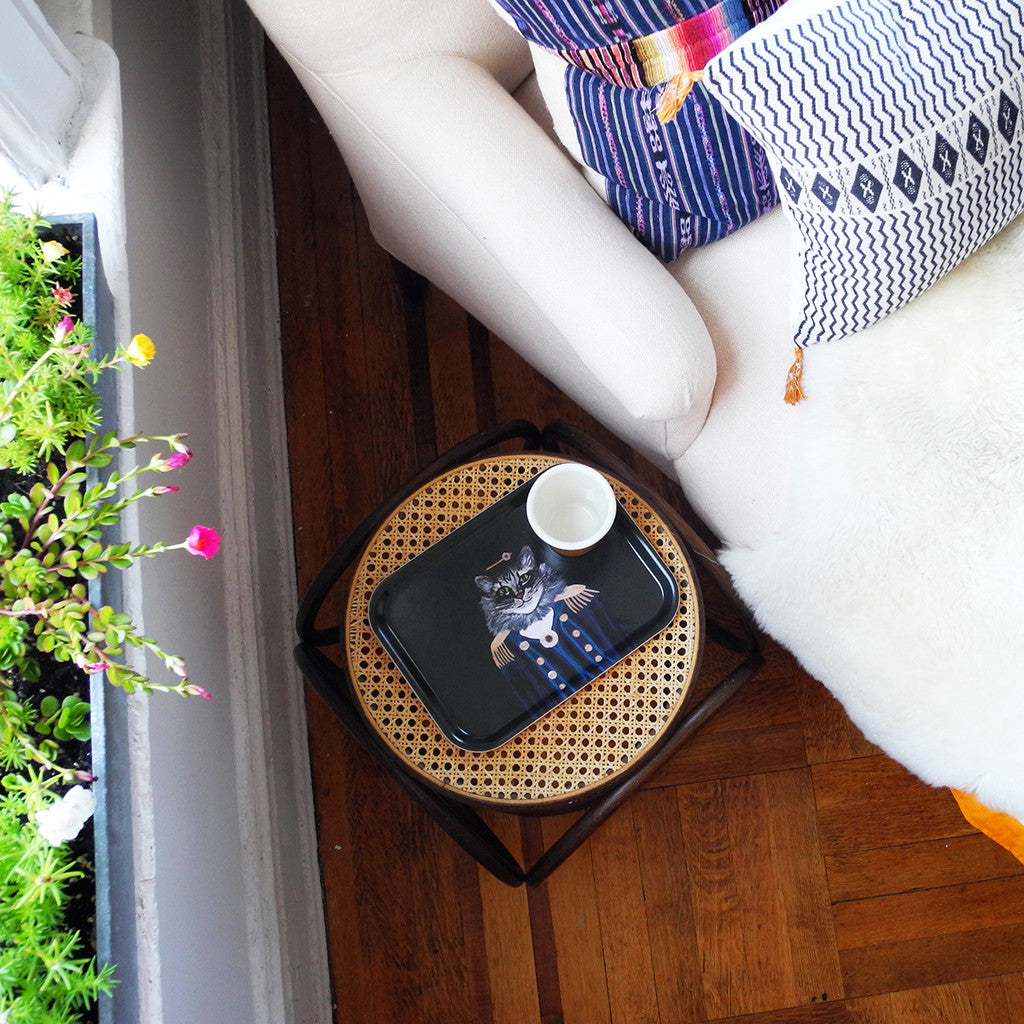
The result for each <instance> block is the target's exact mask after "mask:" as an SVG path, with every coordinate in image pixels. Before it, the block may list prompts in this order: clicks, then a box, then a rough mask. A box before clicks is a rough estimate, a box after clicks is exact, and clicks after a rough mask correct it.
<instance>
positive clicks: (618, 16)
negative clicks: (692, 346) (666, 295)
mask: <svg viewBox="0 0 1024 1024" xmlns="http://www.w3.org/2000/svg"><path fill="white" fill-rule="evenodd" d="M783 2H784V0H753V2H751V0H747V2H746V3H744V2H742V0H676V2H674V3H672V4H665V3H658V2H656V0H618V2H617V3H615V4H591V3H586V2H583V0H495V3H496V4H497V5H498V6H499V7H501V8H502V9H503V10H504V11H505V12H506V13H507V14H509V15H511V18H512V20H513V21H514V22H515V24H516V26H517V27H518V29H519V31H520V32H522V34H523V35H524V36H525V37H526V38H527V39H528V40H530V41H531V42H532V43H534V44H536V45H538V46H541V47H543V48H545V49H547V50H550V51H552V52H553V53H556V54H557V55H558V56H559V57H561V58H562V59H563V60H564V62H565V75H564V87H565V91H564V98H565V102H566V103H567V104H568V109H569V113H570V115H571V117H572V121H573V123H574V125H575V131H576V141H577V142H578V145H579V149H580V151H581V155H582V158H583V160H584V162H585V163H586V164H587V165H588V166H589V167H591V168H592V169H593V170H595V171H597V172H598V174H600V175H601V176H602V177H603V178H604V179H605V182H604V185H605V195H606V199H607V200H608V202H609V204H610V205H611V206H612V208H613V209H614V210H615V211H616V212H617V213H618V215H619V216H620V217H621V218H622V219H623V220H624V221H625V222H626V223H627V224H629V225H630V227H631V228H632V229H633V231H634V233H635V234H636V235H637V237H638V238H640V239H641V241H643V242H644V244H645V245H647V247H648V248H649V249H651V251H652V252H654V253H655V254H656V255H658V256H659V257H660V258H661V259H663V260H666V261H668V260H672V259H674V258H675V257H676V256H678V255H679V254H680V253H681V252H682V251H683V250H684V249H687V248H691V247H693V246H696V245H704V244H706V243H708V242H713V241H715V240H717V239H719V238H723V237H725V236H726V235H729V234H731V233H732V232H733V231H735V230H736V229H737V228H739V227H741V226H742V225H744V224H747V223H749V222H750V221H751V220H753V219H754V218H755V217H758V216H760V215H761V214H762V213H764V212H766V211H767V210H769V209H771V208H772V207H773V206H774V205H775V204H776V203H777V201H778V195H777V192H776V189H775V183H774V181H773V180H772V175H771V169H770V167H769V164H768V160H767V157H766V155H765V153H764V150H763V149H762V148H761V146H760V145H759V144H758V143H756V142H754V141H753V140H752V139H751V138H750V137H749V136H748V134H747V133H746V132H745V131H744V130H743V129H742V128H741V127H740V125H739V124H738V123H737V122H736V121H735V120H734V119H733V118H732V117H731V116H730V115H729V114H727V113H726V112H725V111H724V109H723V108H722V106H721V104H720V103H719V102H718V101H717V100H716V99H715V98H714V97H712V96H711V95H709V94H708V93H707V91H706V90H705V89H704V88H703V86H702V85H701V84H700V83H699V82H698V83H696V84H695V85H694V86H693V87H692V91H691V92H690V93H689V95H687V96H686V99H685V100H684V101H683V102H682V104H681V106H680V107H679V109H678V112H677V113H675V115H674V116H672V117H670V118H668V119H667V120H664V119H662V118H659V116H658V108H659V103H660V102H661V100H662V97H663V96H664V94H665V93H666V91H667V89H669V88H671V87H672V85H673V80H674V79H676V78H677V76H681V77H682V78H686V79H688V77H689V73H690V72H693V71H700V70H701V69H703V67H704V65H705V63H706V62H707V60H708V58H709V57H711V56H713V55H714V54H715V53H719V52H720V51H721V50H722V48H723V47H724V46H726V45H728V43H730V42H731V41H732V40H734V39H735V38H737V37H738V36H740V35H741V34H742V33H744V32H746V31H747V30H748V29H749V28H750V27H751V25H753V24H756V23H757V22H759V21H760V20H763V19H764V18H766V17H767V16H768V15H769V14H770V13H772V12H773V11H774V10H776V9H777V8H778V7H779V6H780V4H781V3H783Z"/></svg>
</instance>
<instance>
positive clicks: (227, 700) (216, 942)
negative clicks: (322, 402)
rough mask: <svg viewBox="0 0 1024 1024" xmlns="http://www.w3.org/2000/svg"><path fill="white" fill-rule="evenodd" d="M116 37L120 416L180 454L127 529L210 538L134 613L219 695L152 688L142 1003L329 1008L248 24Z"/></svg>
mask: <svg viewBox="0 0 1024 1024" xmlns="http://www.w3.org/2000/svg"><path fill="white" fill-rule="evenodd" d="M112 33H113V45H114V49H115V51H116V53H117V54H118V57H119V60H120V62H121V71H122V75H121V81H122V104H123V118H124V154H125V165H124V166H125V210H126V228H127V239H128V244H127V252H128V267H129V280H130V286H131V311H132V312H131V320H132V328H131V329H132V330H133V331H138V330H141V331H145V332H146V333H147V334H149V335H151V336H152V337H153V339H154V340H155V342H156V344H157V346H158V358H157V360H156V361H155V362H154V363H153V364H152V365H151V366H150V367H147V368H146V369H145V370H144V371H141V372H138V373H135V374H134V375H133V376H134V391H135V394H134V409H135V415H136V429H141V430H144V431H146V432H147V433H165V432H167V433H169V432H174V431H177V430H185V431H187V432H188V434H189V443H190V446H191V447H192V448H193V450H194V452H195V458H194V459H193V461H192V463H190V464H189V466H188V467H187V468H186V469H185V470H183V471H182V472H181V474H180V477H181V479H180V484H181V490H180V492H179V493H178V494H176V495H174V496H173V500H167V499H164V500H161V501H160V502H159V503H158V504H156V507H155V508H153V509H151V510H147V513H146V516H145V521H144V523H143V537H144V539H149V538H152V539H157V538H162V539H165V540H168V539H179V538H182V539H183V538H184V537H185V536H186V534H187V533H188V531H189V529H190V528H191V526H192V525H193V524H194V523H197V522H198V523H203V524H204V525H209V526H215V527H217V528H218V529H220V530H221V532H222V535H223V542H224V547H223V548H222V552H221V554H220V555H218V557H217V558H216V559H214V560H213V561H211V562H209V563H203V562H202V561H201V560H199V559H195V558H192V557H190V556H188V555H185V554H183V553H182V554H179V555H177V556H174V555H169V556H164V557H162V558H160V559H156V560H154V561H153V562H152V563H151V564H149V565H147V567H146V569H145V571H144V573H143V578H142V587H143V593H142V610H143V616H144V620H145V623H146V628H147V630H148V631H149V632H150V633H151V634H155V635H157V636H158V637H159V639H160V641H161V643H162V644H163V645H164V646H166V648H167V649H169V650H172V651H176V652H180V653H182V654H183V655H184V656H185V657H186V659H187V662H188V665H189V669H190V673H191V676H192V679H193V681H195V682H197V683H199V684H200V685H202V686H205V687H206V688H207V689H208V690H210V691H211V692H212V693H213V695H214V697H213V700H212V701H210V702H206V701H202V700H194V699H193V700H188V701H181V700H176V699H168V698H160V697H157V698H156V699H151V700H150V701H149V702H148V715H149V730H148V739H149V745H150V752H149V770H150V778H151V783H152V806H153V818H152V823H153V847H154V850H155V857H154V864H153V866H154V869H155V882H154V885H153V888H152V892H151V895H152V897H153V899H154V900H155V906H156V912H157V921H158V926H159V931H158V935H157V936H156V937H155V938H156V940H157V941H158V947H159V957H158V962H159V972H160V979H159V987H158V990H157V992H156V993H155V994H154V999H155V1000H156V1002H157V1003H158V1004H159V1009H160V1011H161V1012H162V1019H163V1020H165V1021H167V1022H178V1021H181V1022H182V1024H184V1022H193V1021H196V1020H202V1021H203V1022H206V1024H215V1022H220V1021H223V1022H225V1024H227V1022H231V1024H237V1022H240V1021H258V1020H265V1021H268V1022H270V1021H275V1022H276V1021H281V1020H293V1019H294V1020H302V1021H307V1020H308V1021H313V1020H319V1019H327V1016H328V1015H329V998H328V994H327V989H326V982H325V976H326V974H325V970H324V954H323V942H322V908H321V904H320V889H319V878H318V875H317V872H316V858H315V838H314V835H313V826H312V811H311V792H310V787H309V779H308V765H307V764H306V757H305V732H304V715H303V708H302V687H301V684H300V682H299V679H298V676H297V673H296V672H295V670H294V667H293V666H292V664H291V659H290V648H291V644H292V625H291V619H292V614H293V604H294V596H293V593H292V591H293V587H294V571H293V567H292V562H291V557H290V544H291V539H290V527H289V521H288V515H287V509H288V502H287V486H286V452H285V442H284V432H283V426H282V424H283V417H282V414H281V403H282V400H283V395H282V389H281V383H280V377H279V367H278V362H277V356H278V352H277V345H276V322H275V312H276V305H275V303H274V273H273V244H272V238H273V236H272V220H271V213H270V193H269V160H268V158H267V155H266V150H265V138H264V136H263V134H262V132H261V128H262V127H263V125H262V116H263V114H264V113H265V105H263V98H262V94H261V92H260V83H261V71H262V65H261V64H260V62H259V53H258V50H257V49H256V48H255V47H254V41H255V40H256V39H257V36H256V33H255V32H254V30H253V28H252V23H251V21H250V19H249V16H248V12H247V10H246V9H245V8H244V6H243V5H241V4H240V3H239V4H231V3H227V4H222V3H220V2H218V0H186V2H180V3H176V4H173V5H165V4H138V3H135V2H133V0H114V3H113V5H112ZM176 482H178V481H176ZM155 1009H156V1007H155V1006H154V1007H153V1010H155ZM144 1019H147V1020H153V1021H155V1020H156V1017H155V1016H153V1015H152V1013H151V1014H150V1015H149V1016H146V1017H144Z"/></svg>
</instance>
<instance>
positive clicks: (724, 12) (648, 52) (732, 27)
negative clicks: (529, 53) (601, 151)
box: [558, 0, 751, 89]
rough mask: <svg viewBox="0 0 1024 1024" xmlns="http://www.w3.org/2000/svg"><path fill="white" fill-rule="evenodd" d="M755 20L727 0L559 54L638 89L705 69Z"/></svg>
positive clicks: (616, 82)
mask: <svg viewBox="0 0 1024 1024" xmlns="http://www.w3.org/2000/svg"><path fill="white" fill-rule="evenodd" d="M750 24H751V23H750V22H749V21H748V18H747V12H746V11H745V10H744V8H743V4H742V3H741V2H740V0H723V2H722V3H718V4H716V5H715V6H714V7H712V8H710V9H709V10H707V11H705V12H704V13H703V14H698V15H696V16H695V17H693V18H688V19H687V20H686V21H680V22H677V23H676V24H674V25H670V26H669V27H668V28H664V29H662V30H661V31H660V32H652V33H651V34H650V35H646V36H642V37H640V38H639V39H631V40H627V41H626V42H621V43H612V44H611V45H608V46H597V47H593V48H591V49H586V50H580V49H572V48H570V49H564V50H559V51H558V54H559V56H560V57H562V58H563V59H564V60H565V61H567V62H568V63H570V64H575V65H576V67H578V68H581V69H582V70H584V71H590V72H592V73H593V74H595V75H597V76H598V77H600V78H603V79H604V80H605V81H607V82H611V83H612V84H613V85H621V86H623V87H625V88H631V89H639V88H643V87H644V86H648V85H658V84H659V83H661V82H665V81H668V79H670V78H672V77H673V76H674V75H678V74H681V73H683V72H686V71H697V70H700V69H701V68H703V67H704V65H705V64H706V63H707V62H708V61H709V60H710V59H711V58H712V57H714V56H715V55H716V54H718V53H721V52H722V50H724V49H725V48H726V47H727V46H728V45H729V44H730V43H731V42H732V41H733V40H734V39H736V38H738V37H739V36H741V35H742V34H743V33H744V32H746V31H747V29H748V28H749V27H750Z"/></svg>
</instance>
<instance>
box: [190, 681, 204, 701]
mask: <svg viewBox="0 0 1024 1024" xmlns="http://www.w3.org/2000/svg"><path fill="white" fill-rule="evenodd" d="M185 692H186V693H187V694H188V695H189V696H190V697H202V698H203V700H210V695H209V693H207V691H206V690H204V689H203V688H202V687H201V686H196V684H195V683H189V684H188V686H186V687H185Z"/></svg>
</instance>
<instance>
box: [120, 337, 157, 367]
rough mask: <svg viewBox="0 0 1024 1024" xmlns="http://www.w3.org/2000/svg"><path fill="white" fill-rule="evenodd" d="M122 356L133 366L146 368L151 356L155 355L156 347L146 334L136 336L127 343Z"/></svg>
mask: <svg viewBox="0 0 1024 1024" xmlns="http://www.w3.org/2000/svg"><path fill="white" fill-rule="evenodd" d="M124 354H125V355H126V356H127V358H128V362H130V363H133V364H134V365H135V366H148V365H149V363H150V361H151V360H152V358H153V356H155V355H156V345H154V344H153V339H152V338H150V337H149V335H148V334H136V335H135V336H134V337H133V338H132V340H131V341H130V342H128V347H127V348H126V349H125V353H124Z"/></svg>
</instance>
